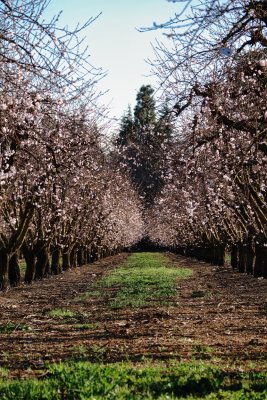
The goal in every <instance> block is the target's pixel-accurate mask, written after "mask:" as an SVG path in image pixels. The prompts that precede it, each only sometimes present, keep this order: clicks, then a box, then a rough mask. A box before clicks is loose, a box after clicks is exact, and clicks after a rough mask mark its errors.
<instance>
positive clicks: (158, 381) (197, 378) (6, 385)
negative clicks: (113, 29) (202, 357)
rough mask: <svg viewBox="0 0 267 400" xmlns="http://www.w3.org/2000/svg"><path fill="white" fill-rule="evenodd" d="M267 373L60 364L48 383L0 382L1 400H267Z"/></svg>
mask: <svg viewBox="0 0 267 400" xmlns="http://www.w3.org/2000/svg"><path fill="white" fill-rule="evenodd" d="M266 388H267V373H266V372H262V373H256V372H254V373H246V374H245V373H239V374H226V373H225V372H224V371H222V370H220V369H219V367H217V366H212V365H207V364H204V363H196V362H190V363H177V362H170V363H169V364H168V365H166V364H164V363H151V362H146V363H143V364H139V365H134V364H132V363H129V362H128V363H126V362H122V363H116V364H98V363H89V362H81V361H79V362H72V363H61V364H56V365H52V366H50V367H48V370H47V373H46V377H45V378H44V379H39V380H37V379H26V380H7V379H5V380H4V379H0V398H1V399H2V400H11V399H12V400H14V399H16V400H37V399H38V400H63V399H68V400H89V399H95V400H98V399H99V400H100V399H104V400H105V399H109V400H126V399H127V400H142V399H160V400H163V399H165V400H167V399H188V400H189V399H191V400H193V399H206V400H215V399H219V400H220V399H221V400H223V399H231V400H246V399H250V400H251V399H252V400H263V399H266V396H267V389H266Z"/></svg>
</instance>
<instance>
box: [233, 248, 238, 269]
mask: <svg viewBox="0 0 267 400" xmlns="http://www.w3.org/2000/svg"><path fill="white" fill-rule="evenodd" d="M237 256H238V248H237V245H236V244H232V247H231V266H232V268H233V269H237V267H238V257H237Z"/></svg>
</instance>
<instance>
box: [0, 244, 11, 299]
mask: <svg viewBox="0 0 267 400" xmlns="http://www.w3.org/2000/svg"><path fill="white" fill-rule="evenodd" d="M9 259H10V256H9V254H8V253H7V251H5V250H4V249H1V250H0V290H3V291H5V290H7V289H8V288H9V279H8V267H9Z"/></svg>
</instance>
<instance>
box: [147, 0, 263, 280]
mask: <svg viewBox="0 0 267 400" xmlns="http://www.w3.org/2000/svg"><path fill="white" fill-rule="evenodd" d="M176 3H177V4H179V3H182V2H181V1H176ZM189 5H191V6H192V7H189ZM158 28H163V29H166V30H167V34H168V35H169V37H170V38H171V40H172V42H173V48H172V49H170V50H169V49H167V48H166V47H163V46H162V45H160V44H158V45H157V47H156V49H155V50H156V54H157V61H156V62H155V63H154V64H153V68H154V71H155V73H156V74H157V75H158V77H159V78H160V79H161V82H162V85H161V86H162V88H163V91H164V93H165V94H166V95H167V96H168V98H169V99H171V102H172V110H171V112H172V113H174V114H176V116H177V117H178V120H177V124H178V125H179V128H178V129H180V132H181V134H180V140H179V141H178V142H177V147H178V148H179V151H178V153H177V152H176V151H174V153H173V164H172V165H171V166H170V171H169V179H168V180H167V182H166V186H165V189H164V191H163V193H162V195H161V196H160V197H159V198H158V199H157V201H156V202H155V208H154V210H153V218H152V219H151V225H150V234H151V237H153V238H154V240H157V241H161V240H163V241H164V243H165V244H166V242H167V243H168V237H169V244H171V245H175V246H176V247H177V248H180V249H181V248H182V251H185V252H186V253H187V254H190V255H194V256H196V257H198V258H200V259H204V260H206V261H212V262H214V263H216V264H218V263H222V262H223V257H221V256H220V251H219V250H220V249H223V248H224V247H225V246H229V247H231V249H232V265H233V267H235V268H238V269H239V271H240V272H243V271H246V272H247V273H254V275H255V276H267V265H266V259H267V258H266V248H267V235H266V233H267V231H266V226H267V225H266V211H267V209H266V205H267V204H266V199H267V198H266V175H265V174H266V172H265V171H266V162H267V158H266V156H267V152H266V148H267V146H266V143H267V141H266V139H267V137H266V122H267V118H266V99H267V97H266V72H267V69H266V68H267V60H266V47H267V38H266V34H267V8H266V4H265V2H263V1H238V0H229V1H226V2H225V1H207V2H205V4H204V3H203V2H200V1H199V2H194V3H192V2H187V3H186V5H185V7H184V8H183V9H182V10H181V12H179V13H177V14H176V15H175V17H174V18H173V19H172V20H170V21H169V22H168V23H165V24H164V23H163V24H161V25H160V26H159V25H157V24H155V26H154V27H153V28H152V29H158ZM169 224H170V226H169ZM160 235H162V236H160ZM161 238H162V239H161ZM216 254H217V255H216ZM214 255H215V257H214ZM218 256H219V257H218Z"/></svg>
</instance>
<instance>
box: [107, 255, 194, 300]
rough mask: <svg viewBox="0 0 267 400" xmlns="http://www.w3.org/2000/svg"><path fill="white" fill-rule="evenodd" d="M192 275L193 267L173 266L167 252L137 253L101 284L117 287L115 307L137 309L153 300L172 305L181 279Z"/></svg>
mask: <svg viewBox="0 0 267 400" xmlns="http://www.w3.org/2000/svg"><path fill="white" fill-rule="evenodd" d="M190 275H192V270H191V269H189V268H181V267H179V268H178V267H173V266H172V265H171V263H170V261H169V259H168V258H167V257H166V256H165V255H163V254H159V253H135V254H132V255H131V256H130V257H128V258H127V259H126V260H125V261H124V262H123V264H122V265H121V267H119V268H117V269H116V270H114V271H113V272H111V273H110V274H109V275H107V276H106V277H105V278H103V279H102V280H101V282H100V285H101V286H102V287H112V288H114V289H117V292H116V294H115V297H114V298H113V299H112V301H111V303H110V305H111V307H113V308H121V307H133V308H137V307H144V306H147V305H149V304H151V302H153V303H154V304H155V302H156V303H159V302H160V303H161V304H169V303H170V302H171V301H172V300H173V298H174V296H175V295H176V294H177V289H176V282H177V279H178V278H180V279H181V278H185V277H188V276H190Z"/></svg>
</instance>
